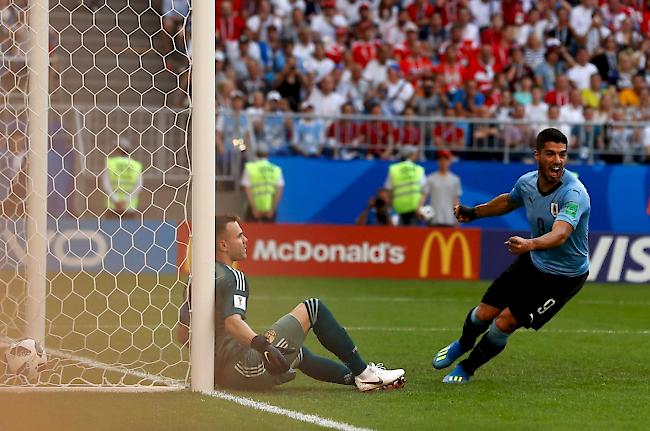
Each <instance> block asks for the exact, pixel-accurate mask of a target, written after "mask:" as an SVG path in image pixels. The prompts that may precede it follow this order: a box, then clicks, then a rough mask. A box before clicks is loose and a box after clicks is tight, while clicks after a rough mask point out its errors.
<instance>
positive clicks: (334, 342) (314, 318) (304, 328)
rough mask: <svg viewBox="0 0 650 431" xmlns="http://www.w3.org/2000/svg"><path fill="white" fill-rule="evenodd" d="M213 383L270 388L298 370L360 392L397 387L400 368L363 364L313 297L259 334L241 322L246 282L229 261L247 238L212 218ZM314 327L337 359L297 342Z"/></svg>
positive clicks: (184, 317) (240, 253) (186, 319)
mask: <svg viewBox="0 0 650 431" xmlns="http://www.w3.org/2000/svg"><path fill="white" fill-rule="evenodd" d="M215 231H216V241H217V244H216V249H217V250H216V260H217V262H216V265H215V289H216V292H215V301H216V320H215V383H216V384H218V385H219V386H222V387H226V388H231V389H244V390H262V389H269V388H271V387H273V386H275V385H280V384H283V383H286V382H289V381H291V380H293V379H294V378H295V376H296V374H295V370H296V369H298V370H300V371H302V372H303V373H305V374H307V375H308V376H310V377H312V378H314V379H316V380H320V381H325V382H331V383H338V384H342V385H356V387H357V388H358V389H359V390H360V391H362V392H366V391H371V390H377V389H387V388H391V387H399V386H401V385H402V383H403V382H404V370H402V369H397V370H387V369H385V368H383V367H382V366H381V365H375V364H372V363H370V364H368V363H366V362H365V361H364V360H363V359H362V358H361V355H360V354H359V352H358V351H357V347H356V346H355V345H354V342H353V341H352V339H351V338H350V336H349V335H348V333H347V332H346V331H345V329H343V328H342V327H341V325H339V323H338V322H337V321H336V319H335V318H334V316H333V315H332V313H331V312H330V310H329V308H328V307H327V306H326V305H325V304H324V303H323V302H322V301H320V300H318V299H316V298H312V299H308V300H306V301H304V302H302V303H300V304H298V305H297V306H296V307H295V308H294V309H293V310H292V311H291V312H290V313H289V314H286V315H285V316H283V317H282V318H280V320H278V321H277V322H275V323H274V324H273V325H271V327H270V328H269V329H268V330H267V331H266V332H265V333H264V335H259V334H257V333H256V332H255V331H253V330H252V329H251V327H250V326H248V324H247V323H246V308H247V306H248V298H249V285H248V280H247V278H246V275H245V274H244V273H243V272H241V271H239V270H237V269H235V268H233V263H234V262H237V261H239V260H244V259H245V258H246V245H247V243H248V239H247V238H246V236H244V232H243V231H242V228H241V226H240V225H239V219H238V218H237V217H232V216H217V217H216V226H215ZM188 302H189V301H186V302H185V303H184V304H183V306H182V307H181V312H180V319H179V320H180V323H181V324H182V325H179V331H178V335H179V339H180V341H181V342H186V341H187V339H188V327H189V323H190V313H189V304H188ZM309 330H313V332H314V334H316V337H317V338H318V341H319V342H320V343H321V344H322V345H323V347H325V348H326V349H327V350H329V351H330V352H332V353H333V354H334V355H336V356H337V357H338V358H339V359H340V360H341V362H337V361H333V360H331V359H328V358H324V357H321V356H317V355H315V354H313V353H312V352H310V351H309V350H307V348H305V347H304V346H303V345H302V344H303V342H304V340H305V336H306V335H307V333H308V332H309Z"/></svg>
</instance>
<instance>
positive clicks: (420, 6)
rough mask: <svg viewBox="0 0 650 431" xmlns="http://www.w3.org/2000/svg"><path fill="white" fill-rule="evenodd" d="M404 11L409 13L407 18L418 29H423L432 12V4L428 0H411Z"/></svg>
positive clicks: (427, 23)
mask: <svg viewBox="0 0 650 431" xmlns="http://www.w3.org/2000/svg"><path fill="white" fill-rule="evenodd" d="M406 11H407V12H408V14H409V19H410V20H411V22H413V23H414V24H415V25H416V26H417V27H418V28H419V31H422V30H424V29H425V28H426V27H427V26H428V25H429V21H430V19H431V16H433V13H434V9H433V4H431V2H430V1H429V0H413V2H412V3H411V4H409V5H408V6H407V7H406Z"/></svg>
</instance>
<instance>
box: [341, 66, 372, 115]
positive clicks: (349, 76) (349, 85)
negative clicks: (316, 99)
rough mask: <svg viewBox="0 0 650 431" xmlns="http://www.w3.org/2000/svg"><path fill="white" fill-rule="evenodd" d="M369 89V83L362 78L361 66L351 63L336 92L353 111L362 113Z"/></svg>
mask: <svg viewBox="0 0 650 431" xmlns="http://www.w3.org/2000/svg"><path fill="white" fill-rule="evenodd" d="M369 89H370V83H369V82H368V81H366V80H365V79H364V78H363V69H362V68H361V65H359V64H357V63H352V64H350V69H349V70H346V71H345V72H344V73H343V76H342V77H341V81H340V82H339V85H338V88H337V90H336V92H337V93H338V94H340V95H341V96H343V97H344V98H345V100H346V102H347V103H351V104H352V105H353V106H354V110H355V111H357V112H363V109H364V103H365V101H366V94H367V93H368V90H369Z"/></svg>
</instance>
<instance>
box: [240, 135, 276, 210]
mask: <svg viewBox="0 0 650 431" xmlns="http://www.w3.org/2000/svg"><path fill="white" fill-rule="evenodd" d="M256 153H257V160H255V161H252V162H247V163H246V165H245V166H244V172H243V174H242V178H241V185H242V187H243V188H244V193H245V194H246V203H247V205H246V218H245V219H246V221H250V222H258V223H273V222H275V219H276V217H277V214H278V213H277V211H278V204H279V203H280V200H281V199H282V193H283V191H284V176H283V175H282V168H281V167H280V166H278V165H276V164H274V163H271V162H270V161H269V160H268V157H269V148H268V146H267V145H266V144H264V143H260V144H258V145H257V151H256Z"/></svg>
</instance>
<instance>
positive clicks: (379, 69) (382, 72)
mask: <svg viewBox="0 0 650 431" xmlns="http://www.w3.org/2000/svg"><path fill="white" fill-rule="evenodd" d="M386 67H387V66H386V63H384V64H381V63H380V62H379V61H378V60H377V59H374V60H370V63H368V64H367V65H366V68H365V69H363V79H365V80H366V81H368V82H370V83H371V84H372V86H373V87H376V86H378V85H379V84H381V83H382V82H384V81H386V79H387V78H388V74H387V73H386Z"/></svg>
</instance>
